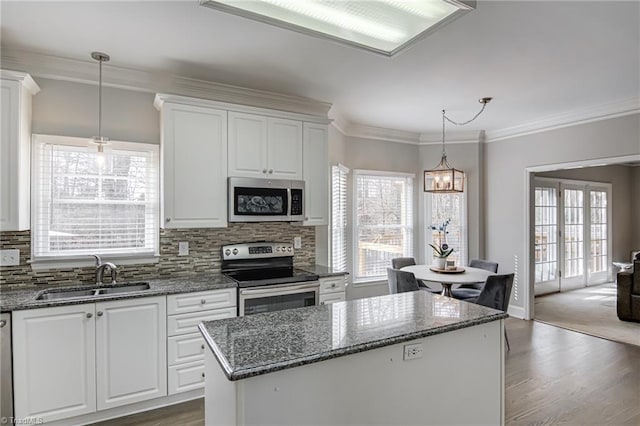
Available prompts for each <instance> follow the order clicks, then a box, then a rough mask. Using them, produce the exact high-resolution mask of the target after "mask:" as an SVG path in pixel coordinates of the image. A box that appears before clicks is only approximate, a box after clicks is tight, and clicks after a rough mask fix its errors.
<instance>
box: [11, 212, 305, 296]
mask: <svg viewBox="0 0 640 426" xmlns="http://www.w3.org/2000/svg"><path fill="white" fill-rule="evenodd" d="M297 236H300V237H302V248H301V249H297V250H296V253H295V257H294V259H293V261H294V264H295V265H299V266H302V265H309V264H312V263H314V261H315V228H314V227H308V226H296V225H291V224H289V223H281V222H267V223H230V224H229V226H228V227H227V228H203V229H161V230H160V261H159V262H158V263H153V264H144V265H119V266H118V280H119V281H131V280H142V279H153V278H162V277H174V276H188V275H195V274H199V273H204V272H219V271H220V246H221V245H224V244H234V243H244V242H252V241H262V240H265V241H282V242H291V243H293V238H294V237H297ZM180 241H188V242H189V255H188V256H178V243H179V242H180ZM13 248H17V249H20V265H18V266H3V267H0V288H1V289H5V290H6V289H10V288H15V287H22V286H28V285H35V284H38V285H40V284H42V285H44V284H46V285H58V284H67V285H68V284H73V283H77V282H92V281H93V280H94V276H95V275H94V268H93V267H83V268H65V269H51V270H47V271H33V270H32V269H31V266H30V265H29V264H28V263H27V261H28V260H29V259H30V258H31V232H30V231H21V232H1V233H0V249H13Z"/></svg>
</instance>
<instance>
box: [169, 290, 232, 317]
mask: <svg viewBox="0 0 640 426" xmlns="http://www.w3.org/2000/svg"><path fill="white" fill-rule="evenodd" d="M229 306H236V289H235V288H227V289H224V290H211V291H199V292H196V293H183V294H172V295H169V296H167V314H168V315H173V314H184V313H187V312H198V311H207V310H210V309H218V308H226V307H229Z"/></svg>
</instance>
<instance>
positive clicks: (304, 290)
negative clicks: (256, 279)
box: [238, 281, 320, 316]
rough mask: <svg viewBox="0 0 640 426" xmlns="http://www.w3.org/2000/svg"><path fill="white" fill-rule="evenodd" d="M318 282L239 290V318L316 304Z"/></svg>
mask: <svg viewBox="0 0 640 426" xmlns="http://www.w3.org/2000/svg"><path fill="white" fill-rule="evenodd" d="M319 291H320V283H319V282H318V281H312V282H305V283H295V284H286V285H274V286H265V287H248V288H241V289H239V300H238V307H239V312H238V314H239V315H240V316H245V315H252V314H260V313H263V312H274V311H281V310H283V309H293V308H304V307H305V306H315V305H317V304H318V295H319Z"/></svg>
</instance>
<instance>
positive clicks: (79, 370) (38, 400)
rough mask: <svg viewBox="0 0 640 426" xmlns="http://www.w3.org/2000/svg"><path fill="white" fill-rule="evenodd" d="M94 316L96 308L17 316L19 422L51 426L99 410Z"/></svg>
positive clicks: (85, 306) (76, 307) (73, 307)
mask: <svg viewBox="0 0 640 426" xmlns="http://www.w3.org/2000/svg"><path fill="white" fill-rule="evenodd" d="M94 314H95V305H93V304H83V305H71V306H62V307H55V308H42V309H30V310H24V311H15V312H13V314H12V315H13V318H12V325H13V368H14V374H13V378H14V393H15V394H14V401H15V411H14V415H15V417H16V418H19V419H21V420H24V421H25V422H26V421H27V419H34V421H36V420H37V419H42V420H44V421H45V422H49V421H53V420H58V419H64V418H68V417H72V416H77V415H81V414H87V413H92V412H94V411H95V410H96V387H95V375H96V364H95V355H96V354H95V322H94ZM33 424H36V423H33Z"/></svg>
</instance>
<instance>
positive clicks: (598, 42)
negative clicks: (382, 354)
mask: <svg viewBox="0 0 640 426" xmlns="http://www.w3.org/2000/svg"><path fill="white" fill-rule="evenodd" d="M0 19H1V24H2V26H1V32H0V37H1V47H2V48H3V49H7V48H8V49H14V50H22V51H28V52H37V53H44V54H48V55H54V56H60V57H65V58H73V59H81V60H86V61H89V62H90V61H91V59H90V52H91V51H94V50H98V51H102V52H106V53H108V54H109V55H111V62H109V63H108V65H110V64H112V65H117V66H121V67H129V68H135V69H142V70H149V71H158V72H170V73H173V74H178V75H181V76H185V77H191V78H197V79H203V80H209V81H215V82H220V83H226V84H232V85H237V86H243V87H249V88H253V89H260V90H266V91H271V92H277V93H282V94H289V95H297V96H303V97H308V98H312V99H316V100H320V101H325V102H329V103H331V104H333V108H332V110H331V112H330V115H331V116H332V117H340V118H341V119H343V120H346V121H349V122H352V123H359V124H363V125H368V126H375V127H382V128H388V129H398V130H404V131H409V132H418V133H428V132H438V130H439V129H440V126H441V110H442V108H446V109H447V114H448V115H449V116H451V117H452V118H453V119H454V120H457V121H463V120H466V119H469V118H471V116H472V115H473V114H475V113H476V112H477V111H478V110H479V108H480V105H479V104H478V103H477V100H478V99H479V98H481V97H484V96H493V98H494V101H493V102H492V103H491V104H490V105H489V106H488V107H487V110H486V111H485V113H484V114H483V115H482V116H481V117H480V118H479V119H478V120H477V121H475V122H474V123H472V124H470V125H469V126H467V127H465V130H487V131H492V130H499V129H505V128H509V127H513V126H519V125H525V124H527V123H531V122H534V121H540V120H545V119H548V118H549V117H553V116H558V115H563V114H565V115H566V114H570V113H572V112H574V111H580V110H585V109H597V108H598V107H601V106H602V105H610V104H615V103H619V102H622V101H629V100H630V99H631V100H633V99H635V100H637V99H639V98H640V96H639V93H640V3H639V2H636V1H627V2H612V1H550V2H545V1H531V2H527V1H482V0H479V1H478V6H477V9H476V10H474V11H472V12H470V13H468V14H466V15H464V16H463V17H461V18H459V19H457V20H455V21H454V22H452V23H450V24H449V25H447V26H445V27H444V28H442V29H440V30H438V31H437V32H436V33H435V34H432V35H430V36H429V37H427V38H425V39H423V40H421V41H419V42H418V43H416V44H415V45H413V46H412V47H410V48H409V49H407V50H405V51H404V52H402V53H400V54H399V55H397V56H395V57H393V58H387V57H383V56H378V55H376V54H372V53H369V52H366V51H362V50H358V49H354V48H351V47H347V46H343V45H341V44H337V43H335V42H331V41H326V40H321V39H318V38H315V37H311V36H309V35H304V34H299V33H296V32H291V31H287V30H284V29H281V28H277V27H273V26H269V25H266V24H263V23H259V22H254V21H251V20H248V19H245V18H241V17H238V16H234V15H229V14H225V13H223V12H220V11H216V10H212V9H209V8H205V7H201V6H199V4H198V1H197V0H188V1H175V2H172V1H139V2H134V1H111V2H95V1H87V2H78V1H72V2H58V1H45V2H35V1H27V2H23V1H7V0H2V14H1V18H0ZM108 65H107V66H106V67H105V74H106V73H107V72H108ZM636 103H637V102H636Z"/></svg>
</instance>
